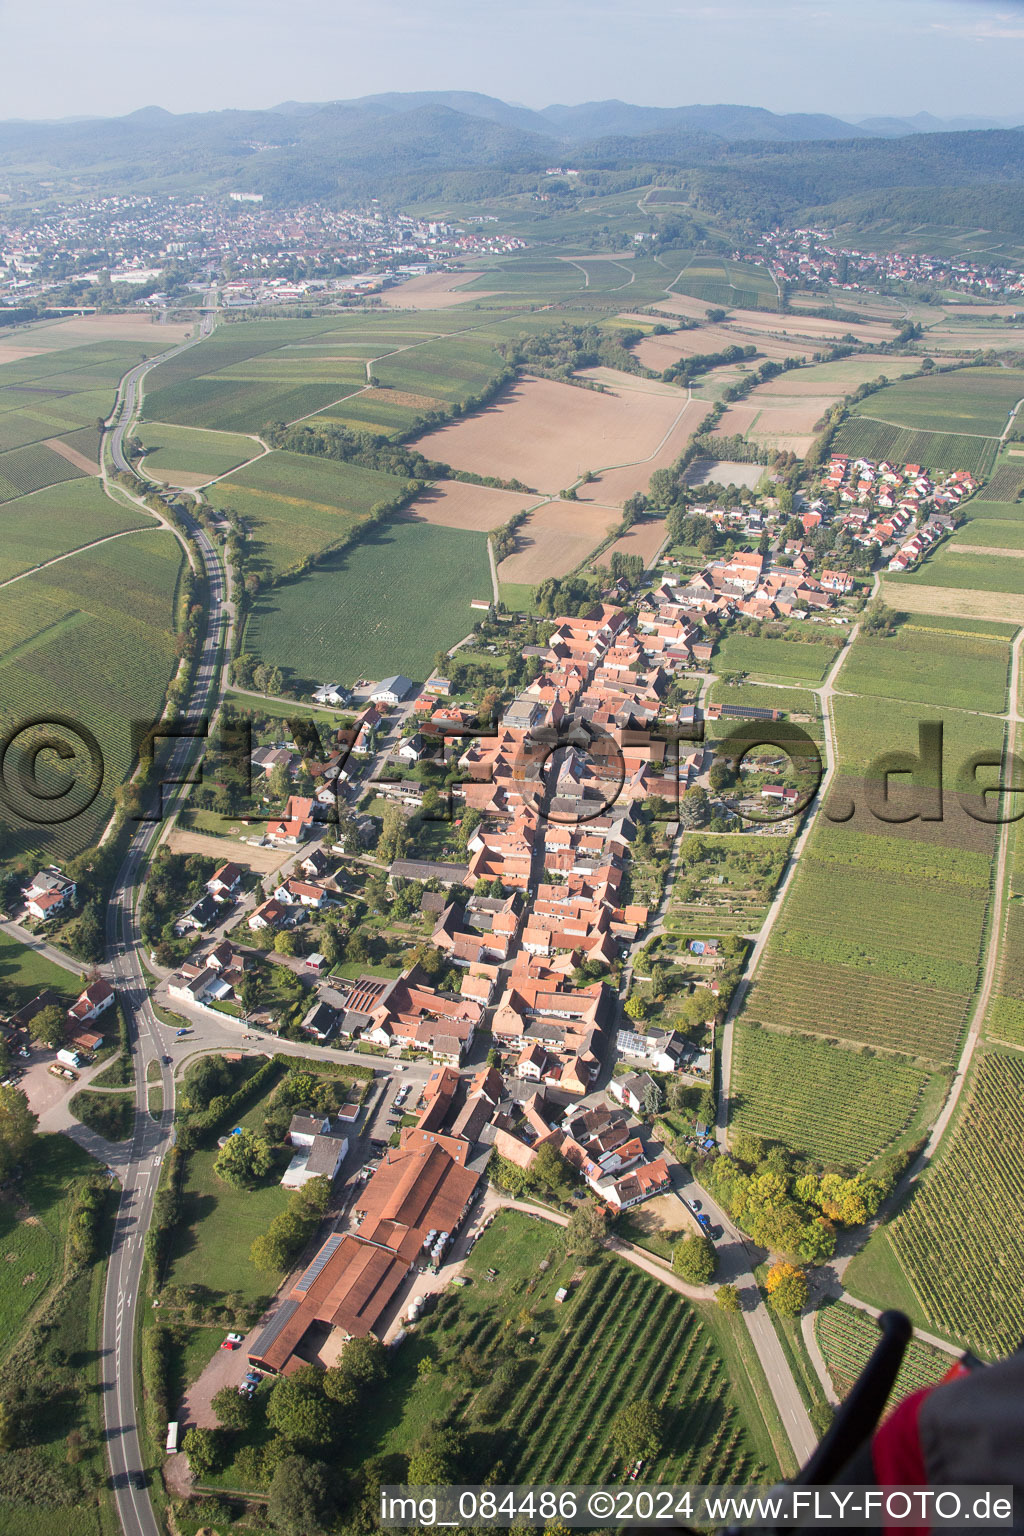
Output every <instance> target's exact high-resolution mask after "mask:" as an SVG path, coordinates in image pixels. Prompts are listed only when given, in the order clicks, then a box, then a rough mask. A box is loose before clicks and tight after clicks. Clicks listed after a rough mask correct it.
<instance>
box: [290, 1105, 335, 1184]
mask: <svg viewBox="0 0 1024 1536" xmlns="http://www.w3.org/2000/svg"><path fill="white" fill-rule="evenodd" d="M292 1123H293V1124H294V1121H293V1122H292ZM327 1123H328V1125H329V1124H330V1122H329V1121H328V1122H327ZM292 1145H293V1146H294V1145H295V1139H294V1136H293V1137H292ZM347 1151H348V1137H347V1136H329V1135H326V1134H322V1133H320V1132H317V1134H316V1135H314V1136H313V1138H312V1140H311V1141H310V1143H309V1145H308V1146H298V1147H297V1148H296V1152H295V1156H294V1157H293V1158H292V1160H291V1162H290V1163H289V1164H288V1167H287V1168H286V1169H285V1171H284V1175H283V1176H282V1179H281V1185H282V1187H283V1188H284V1189H301V1188H302V1186H303V1184H308V1182H309V1180H310V1179H317V1178H325V1179H328V1180H329V1181H330V1182H331V1183H333V1182H334V1180H335V1179H336V1178H337V1176H338V1169H339V1168H340V1167H341V1165H342V1163H343V1162H344V1160H345V1154H346V1152H347Z"/></svg>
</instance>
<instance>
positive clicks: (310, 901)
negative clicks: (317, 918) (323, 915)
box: [274, 880, 330, 912]
mask: <svg viewBox="0 0 1024 1536" xmlns="http://www.w3.org/2000/svg"><path fill="white" fill-rule="evenodd" d="M329 895H330V892H329V891H327V890H326V888H325V887H324V886H322V885H314V884H312V883H311V882H310V881H308V880H285V881H283V882H282V884H281V885H279V886H278V887H277V890H276V891H275V892H274V900H275V901H280V902H281V903H282V904H283V905H284V906H286V907H310V908H312V910H313V911H314V912H319V911H320V909H321V908H322V907H325V906H326V905H327V900H328V896H329Z"/></svg>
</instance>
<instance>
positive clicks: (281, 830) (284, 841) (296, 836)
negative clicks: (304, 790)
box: [264, 795, 313, 847]
mask: <svg viewBox="0 0 1024 1536" xmlns="http://www.w3.org/2000/svg"><path fill="white" fill-rule="evenodd" d="M312 819H313V802H312V800H308V799H306V798H305V797H304V796H303V795H289V796H288V803H287V805H286V806H285V810H284V815H283V816H282V817H281V819H280V821H271V822H268V824H267V830H266V834H265V838H264V841H266V842H268V843H271V844H273V846H275V847H286V846H292V847H293V846H294V845H295V844H297V843H300V842H301V841H302V839H303V838H304V837H305V836H306V834H307V832H308V831H309V828H310V823H311V822H312Z"/></svg>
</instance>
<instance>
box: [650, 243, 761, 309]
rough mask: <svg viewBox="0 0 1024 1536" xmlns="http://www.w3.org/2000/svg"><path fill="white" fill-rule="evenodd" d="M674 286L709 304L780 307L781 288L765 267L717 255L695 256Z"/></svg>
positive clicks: (753, 307)
mask: <svg viewBox="0 0 1024 1536" xmlns="http://www.w3.org/2000/svg"><path fill="white" fill-rule="evenodd" d="M672 286H673V288H674V289H675V291H676V292H677V293H688V294H689V295H690V296H691V297H692V298H695V299H701V300H702V301H703V302H704V303H705V304H719V305H722V304H724V305H726V306H727V307H729V306H732V305H736V306H737V307H738V308H740V309H778V307H779V295H778V290H777V289H776V287H775V284H774V283H773V281H772V279H771V277H770V275H769V274H768V273H767V272H766V271H765V269H764V268H763V267H755V266H748V265H747V264H746V263H743V262H738V261H725V260H720V259H719V258H718V257H713V256H697V257H695V258H694V259H693V260H692V261H690V262H689V263H688V264H687V266H686V269H685V271H684V272H683V273H682V275H681V276H680V277H679V278H678V279H677V280H676V282H674V283H673V285H672Z"/></svg>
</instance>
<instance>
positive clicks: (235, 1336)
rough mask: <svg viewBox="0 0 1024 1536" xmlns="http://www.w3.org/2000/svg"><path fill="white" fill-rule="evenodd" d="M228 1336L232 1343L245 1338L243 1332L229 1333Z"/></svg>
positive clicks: (237, 1342)
mask: <svg viewBox="0 0 1024 1536" xmlns="http://www.w3.org/2000/svg"><path fill="white" fill-rule="evenodd" d="M228 1338H229V1339H230V1340H231V1342H232V1344H241V1342H242V1340H243V1339H244V1338H245V1335H244V1333H229V1334H228Z"/></svg>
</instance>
